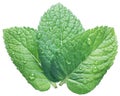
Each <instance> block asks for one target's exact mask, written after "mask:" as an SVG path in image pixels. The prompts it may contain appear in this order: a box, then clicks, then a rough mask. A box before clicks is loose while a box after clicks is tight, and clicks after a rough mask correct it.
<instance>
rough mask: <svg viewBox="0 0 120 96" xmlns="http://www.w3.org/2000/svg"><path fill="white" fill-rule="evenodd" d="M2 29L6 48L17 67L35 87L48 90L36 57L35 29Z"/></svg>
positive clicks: (48, 85) (47, 83)
mask: <svg viewBox="0 0 120 96" xmlns="http://www.w3.org/2000/svg"><path fill="white" fill-rule="evenodd" d="M3 31H4V41H5V45H6V49H7V51H8V53H9V55H10V57H11V59H12V61H13V63H14V64H15V65H16V67H17V69H18V70H19V71H20V72H21V73H22V75H23V76H24V77H25V78H26V79H27V81H28V82H29V83H30V84H31V85H32V86H33V87H34V88H35V89H37V90H40V91H45V90H48V89H49V88H50V84H49V81H48V80H47V78H46V77H45V76H44V74H43V70H42V69H41V66H40V61H39V59H38V45H37V42H36V33H37V32H36V30H34V29H32V28H26V27H23V28H21V27H14V28H9V29H4V30H3Z"/></svg>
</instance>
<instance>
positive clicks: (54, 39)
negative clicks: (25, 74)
mask: <svg viewBox="0 0 120 96" xmlns="http://www.w3.org/2000/svg"><path fill="white" fill-rule="evenodd" d="M38 31H39V33H38V42H39V54H40V55H39V57H40V60H41V64H42V68H43V70H44V73H45V75H46V76H47V77H48V78H49V79H50V80H52V81H59V80H61V79H63V78H64V77H65V76H66V74H65V73H64V72H63V74H62V75H61V76H60V75H59V74H58V73H57V72H56V70H54V66H53V65H54V64H53V62H52V61H53V59H54V58H55V57H56V56H57V52H59V51H60V50H61V48H63V47H64V43H66V42H68V41H70V40H71V38H73V37H75V36H76V35H78V34H80V33H81V32H84V29H83V27H82V25H81V23H80V21H79V20H78V19H77V18H76V17H75V16H74V15H73V14H72V12H70V10H68V9H67V8H66V7H64V6H63V5H61V4H60V3H58V4H56V5H54V6H52V7H51V8H50V9H49V10H48V11H47V12H46V13H45V14H44V15H43V16H42V18H41V21H40V24H39V26H38ZM63 58H64V57H63ZM64 59H65V58H64ZM59 61H60V60H59ZM58 71H61V70H59V69H58ZM61 73H62V71H61ZM58 77H59V78H58Z"/></svg>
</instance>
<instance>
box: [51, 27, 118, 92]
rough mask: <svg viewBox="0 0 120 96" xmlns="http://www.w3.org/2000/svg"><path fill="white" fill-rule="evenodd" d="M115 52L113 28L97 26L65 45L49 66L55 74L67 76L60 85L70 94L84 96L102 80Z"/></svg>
mask: <svg viewBox="0 0 120 96" xmlns="http://www.w3.org/2000/svg"><path fill="white" fill-rule="evenodd" d="M65 50H66V51H65ZM116 53H117V41H116V36H115V33H114V29H113V28H110V27H106V26H105V27H96V28H94V29H91V30H87V31H86V32H83V33H81V34H80V35H78V36H76V37H74V38H71V40H70V41H68V42H66V43H65V44H64V47H63V48H62V49H61V50H60V52H59V53H57V55H56V57H55V58H54V59H53V61H52V63H53V66H54V71H55V72H56V73H57V74H59V75H60V76H61V75H62V76H64V75H63V74H66V76H64V79H63V80H62V82H61V83H60V85H62V84H63V83H67V86H68V88H69V89H70V90H71V91H73V92H75V93H78V94H84V93H87V92H89V91H91V90H92V89H94V88H95V87H96V86H97V84H98V83H99V82H100V81H101V79H102V77H103V76H104V74H105V73H106V72H107V70H108V69H109V68H110V66H111V65H112V64H113V60H114V58H115V55H116ZM58 69H59V70H61V71H59V70H58ZM59 75H58V76H57V78H59Z"/></svg>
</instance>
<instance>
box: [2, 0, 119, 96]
mask: <svg viewBox="0 0 120 96" xmlns="http://www.w3.org/2000/svg"><path fill="white" fill-rule="evenodd" d="M58 2H60V3H62V4H63V5H64V6H66V7H67V8H68V9H70V10H71V11H72V12H73V14H75V15H76V16H77V17H78V18H79V19H80V21H81V23H82V24H83V26H84V28H85V29H89V28H93V27H95V26H101V25H108V26H111V27H114V28H115V31H116V35H117V39H118V43H119V45H120V34H119V33H120V1H119V0H0V96H120V64H119V62H120V61H119V58H120V52H119V51H120V49H118V54H117V56H116V59H115V61H114V64H113V66H112V67H111V68H110V70H109V71H108V72H107V74H106V75H105V76H104V78H103V79H102V81H101V82H100V84H99V85H98V86H97V87H96V88H95V89H94V90H93V91H91V92H90V93H88V94H85V95H78V94H74V93H72V92H71V91H69V90H68V89H67V87H66V85H63V86H62V87H59V88H57V89H54V88H53V87H51V89H50V90H49V91H46V92H40V91H36V90H35V89H34V88H33V87H32V86H31V85H30V84H28V83H27V81H26V80H25V79H24V77H23V76H22V75H21V74H20V72H19V71H18V70H17V69H16V67H15V66H14V64H13V63H12V61H11V60H10V57H9V56H8V54H7V52H6V49H5V45H4V43H3V37H2V36H3V32H2V29H4V28H8V27H12V26H29V27H33V28H36V29H37V26H38V23H39V20H40V16H42V15H43V13H44V12H45V11H46V10H47V9H48V8H50V6H51V5H53V4H56V3H58Z"/></svg>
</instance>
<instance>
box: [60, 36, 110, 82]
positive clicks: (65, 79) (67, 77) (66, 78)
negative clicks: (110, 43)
mask: <svg viewBox="0 0 120 96" xmlns="http://www.w3.org/2000/svg"><path fill="white" fill-rule="evenodd" d="M97 36H98V35H97ZM97 36H96V37H97ZM111 37H112V36H111ZM106 38H107V36H106V37H105V38H104V39H103V40H102V41H101V43H100V44H99V45H98V46H97V47H96V48H95V49H94V50H91V52H90V53H89V55H90V54H91V53H92V52H94V51H95V50H96V49H97V48H98V47H99V46H100V45H101V44H102V42H104V40H105V39H106ZM89 55H88V56H89ZM88 56H87V57H88ZM85 60H86V58H85V59H84V60H83V61H82V62H84V61H85ZM82 62H81V63H82ZM81 63H80V64H81ZM80 64H78V66H77V67H76V68H75V69H74V70H73V71H72V72H71V73H70V74H69V75H67V76H66V77H65V78H64V79H63V80H62V81H61V82H60V84H62V83H64V82H66V81H67V80H68V79H69V77H70V75H71V74H72V73H73V72H74V71H75V70H76V69H77V68H78V67H79V65H80Z"/></svg>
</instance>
